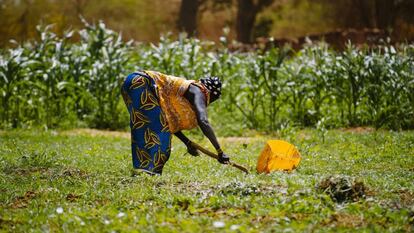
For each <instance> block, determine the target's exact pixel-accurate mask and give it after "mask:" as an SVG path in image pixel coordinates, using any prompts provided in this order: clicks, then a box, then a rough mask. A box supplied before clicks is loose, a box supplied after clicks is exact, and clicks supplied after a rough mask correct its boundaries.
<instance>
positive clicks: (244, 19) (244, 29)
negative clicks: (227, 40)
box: [236, 0, 274, 43]
mask: <svg viewBox="0 0 414 233" xmlns="http://www.w3.org/2000/svg"><path fill="white" fill-rule="evenodd" d="M273 1H274V0H256V1H255V0H237V3H238V4H237V19H236V31H237V40H238V41H240V42H242V43H251V42H252V39H253V38H252V32H253V27H254V24H255V21H256V16H257V14H258V13H259V12H260V11H262V10H263V9H264V8H265V7H267V6H270V5H271V4H272V3H273Z"/></svg>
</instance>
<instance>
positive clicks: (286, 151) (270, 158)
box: [256, 140, 301, 173]
mask: <svg viewBox="0 0 414 233" xmlns="http://www.w3.org/2000/svg"><path fill="white" fill-rule="evenodd" d="M300 159H301V158H300V153H299V151H298V150H297V149H296V147H295V146H294V145H292V144H290V143H288V142H286V141H282V140H269V141H267V142H266V146H265V148H264V149H263V151H262V153H261V154H260V156H259V159H258V160H257V167H256V170H257V172H258V173H263V172H264V173H269V172H272V171H292V170H293V169H295V168H296V167H298V165H299V162H300Z"/></svg>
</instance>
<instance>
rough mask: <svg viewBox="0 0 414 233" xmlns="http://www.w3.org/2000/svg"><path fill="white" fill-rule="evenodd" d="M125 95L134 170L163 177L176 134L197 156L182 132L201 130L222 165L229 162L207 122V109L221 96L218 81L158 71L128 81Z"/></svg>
mask: <svg viewBox="0 0 414 233" xmlns="http://www.w3.org/2000/svg"><path fill="white" fill-rule="evenodd" d="M121 94H122V97H123V99H124V102H125V104H126V106H127V108H128V112H129V114H130V127H131V149H132V164H133V166H134V168H136V169H139V170H142V171H145V172H147V173H150V174H161V173H162V169H163V167H164V165H165V163H166V162H167V161H168V159H169V157H170V153H171V136H172V134H175V135H176V136H177V137H178V138H179V139H180V140H181V141H182V142H183V143H184V144H185V145H186V146H187V151H188V152H189V153H190V154H191V155H193V156H197V155H198V154H199V152H198V151H197V149H196V148H194V147H193V146H192V142H191V140H190V139H188V138H187V137H186V136H185V135H184V134H183V133H182V132H181V131H182V130H187V129H192V128H195V127H197V126H199V127H200V128H201V130H202V131H203V134H204V135H205V136H206V137H207V138H208V139H209V140H210V142H211V143H212V145H213V146H214V148H216V151H217V153H218V155H219V156H218V161H219V162H220V163H226V162H228V161H229V157H228V156H227V155H226V154H225V153H223V151H222V150H221V147H220V144H219V142H218V141H217V138H216V136H215V134H214V131H213V129H212V127H211V125H210V123H209V122H208V119H207V110H206V108H207V106H208V105H209V104H211V103H212V102H214V101H216V100H217V99H218V98H219V97H220V95H221V82H220V79H218V78H217V77H214V78H205V79H200V81H195V80H186V79H184V78H179V77H174V76H171V75H165V74H162V73H159V72H155V71H141V72H135V73H132V74H130V75H128V77H127V78H126V79H125V81H124V83H123V85H122V88H121Z"/></svg>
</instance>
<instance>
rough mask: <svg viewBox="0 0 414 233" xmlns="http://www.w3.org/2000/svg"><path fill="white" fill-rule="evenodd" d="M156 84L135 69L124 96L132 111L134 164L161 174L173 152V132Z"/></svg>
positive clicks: (130, 76)
mask: <svg viewBox="0 0 414 233" xmlns="http://www.w3.org/2000/svg"><path fill="white" fill-rule="evenodd" d="M153 84H154V81H153V80H152V79H151V78H150V77H145V76H143V75H140V74H138V73H133V74H131V75H129V76H128V77H127V79H126V80H125V82H124V85H123V87H122V96H123V98H124V102H125V104H126V105H127V108H128V112H129V114H130V127H131V150H132V151H131V152H132V163H133V166H134V168H136V169H142V170H144V171H146V172H149V173H152V174H161V173H162V169H163V167H164V165H165V163H166V162H167V160H168V158H169V156H170V153H171V149H170V148H171V134H170V132H169V130H168V125H167V122H166V120H165V118H164V115H163V113H162V110H161V107H160V105H159V102H158V100H157V98H156V97H155V94H154V93H153V91H152V88H151V87H152V86H153Z"/></svg>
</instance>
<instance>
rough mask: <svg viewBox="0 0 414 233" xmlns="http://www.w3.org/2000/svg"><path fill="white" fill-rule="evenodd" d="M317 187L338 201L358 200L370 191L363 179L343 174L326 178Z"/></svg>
mask: <svg viewBox="0 0 414 233" xmlns="http://www.w3.org/2000/svg"><path fill="white" fill-rule="evenodd" d="M317 189H318V190H320V191H322V192H324V193H326V194H328V195H329V196H330V197H331V198H332V200H333V201H335V202H337V203H342V202H354V201H358V200H359V199H360V198H364V197H365V194H366V193H367V191H368V189H367V187H366V186H365V185H364V183H363V182H362V181H359V180H357V179H355V178H351V177H343V176H330V177H328V178H325V179H323V180H322V181H321V182H320V183H319V184H318V185H317Z"/></svg>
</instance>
